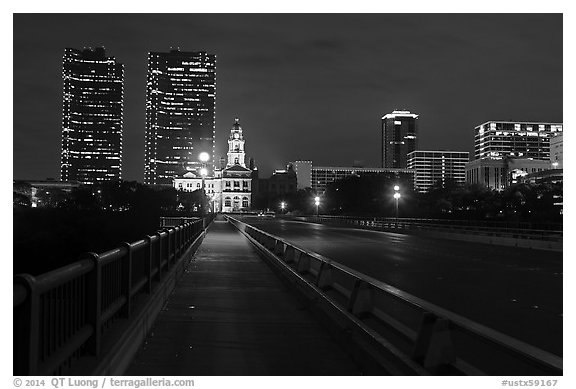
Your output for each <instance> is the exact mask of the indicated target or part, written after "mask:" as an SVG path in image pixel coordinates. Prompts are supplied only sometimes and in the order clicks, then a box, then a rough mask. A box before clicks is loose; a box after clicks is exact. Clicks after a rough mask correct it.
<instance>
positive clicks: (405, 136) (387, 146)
mask: <svg viewBox="0 0 576 389" xmlns="http://www.w3.org/2000/svg"><path fill="white" fill-rule="evenodd" d="M417 148H418V115H416V114H413V113H411V112H410V111H398V110H395V111H393V112H392V113H389V114H386V115H384V116H383V117H382V149H381V154H382V156H381V160H382V162H381V165H380V166H381V167H383V168H392V169H406V168H407V167H408V153H410V152H412V151H414V150H416V149H417Z"/></svg>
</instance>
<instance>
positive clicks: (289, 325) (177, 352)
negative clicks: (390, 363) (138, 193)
mask: <svg viewBox="0 0 576 389" xmlns="http://www.w3.org/2000/svg"><path fill="white" fill-rule="evenodd" d="M126 374H127V375H357V374H360V371H359V369H358V368H357V366H356V365H355V364H354V362H353V361H352V360H351V359H350V358H349V356H348V355H347V354H346V353H345V352H344V351H343V350H342V349H341V348H340V347H339V346H338V345H337V344H336V343H335V342H334V341H333V340H332V338H331V337H330V336H329V335H328V333H327V332H325V331H324V330H323V329H322V327H320V325H319V324H317V322H316V321H315V319H314V318H313V317H312V316H311V314H310V313H309V312H308V311H306V310H305V309H304V308H303V306H302V305H301V304H299V303H298V301H297V300H296V298H295V297H294V296H292V295H291V294H290V292H288V290H287V289H286V288H285V287H284V285H283V284H282V283H281V281H280V280H279V279H278V278H277V277H276V276H275V275H274V274H273V273H272V271H271V270H270V269H269V268H268V266H267V265H266V264H265V263H264V262H263V261H262V260H261V259H260V257H259V256H258V254H257V253H256V251H255V249H254V248H253V247H252V246H251V244H250V243H249V242H248V241H247V239H246V238H245V237H244V236H242V235H241V234H240V233H239V232H238V231H237V230H235V229H234V227H233V226H231V225H230V224H229V223H227V222H225V221H223V220H216V221H215V222H214V223H213V225H212V226H211V227H210V229H209V230H208V233H207V235H206V238H205V239H204V242H203V243H202V245H201V246H200V248H199V249H198V252H197V253H196V255H195V257H194V259H193V260H192V262H191V263H190V265H189V266H188V269H187V270H186V272H185V274H184V276H183V278H182V280H180V283H179V284H178V286H177V288H176V290H175V292H174V294H173V295H172V296H171V297H170V299H169V301H168V302H167V304H166V305H165V307H164V308H163V310H162V312H160V314H159V316H158V319H157V320H156V323H155V324H154V327H153V329H152V331H151V333H150V335H149V336H148V337H147V339H146V340H145V342H144V344H143V345H142V346H141V347H140V350H139V351H138V353H137V355H136V357H135V359H134V361H133V362H132V364H131V366H130V367H129V369H128V370H127V371H126Z"/></svg>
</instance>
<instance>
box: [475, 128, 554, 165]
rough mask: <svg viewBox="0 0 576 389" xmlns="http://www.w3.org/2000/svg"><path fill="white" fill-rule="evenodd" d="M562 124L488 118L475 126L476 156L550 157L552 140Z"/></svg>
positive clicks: (479, 157) (548, 158)
mask: <svg viewBox="0 0 576 389" xmlns="http://www.w3.org/2000/svg"><path fill="white" fill-rule="evenodd" d="M558 133H562V123H544V122H513V121H507V122H506V121H488V122H486V123H483V124H481V125H479V126H477V127H475V129H474V159H482V158H496V159H499V158H505V157H511V158H532V159H540V160H550V139H551V137H552V136H554V135H556V134H558Z"/></svg>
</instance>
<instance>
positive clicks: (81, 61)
mask: <svg viewBox="0 0 576 389" xmlns="http://www.w3.org/2000/svg"><path fill="white" fill-rule="evenodd" d="M62 80H63V84H64V87H63V89H64V91H63V93H64V95H63V107H62V154H61V163H60V178H61V180H62V181H78V182H80V183H82V184H95V183H98V182H102V181H110V180H119V179H121V178H122V117H123V111H122V110H123V107H122V105H123V97H124V89H123V88H124V86H123V85H124V65H123V64H121V63H118V62H117V61H116V59H115V58H114V57H107V56H106V52H105V50H104V48H96V49H84V50H77V49H71V48H67V49H65V50H64V58H63V65H62Z"/></svg>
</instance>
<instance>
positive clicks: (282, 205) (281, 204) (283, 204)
mask: <svg viewBox="0 0 576 389" xmlns="http://www.w3.org/2000/svg"><path fill="white" fill-rule="evenodd" d="M284 208H286V203H285V202H284V201H282V202H281V203H280V209H282V214H284Z"/></svg>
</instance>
